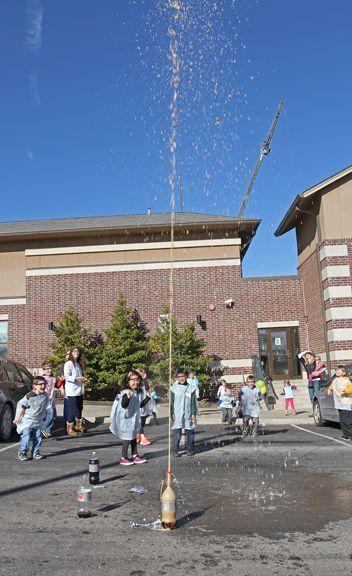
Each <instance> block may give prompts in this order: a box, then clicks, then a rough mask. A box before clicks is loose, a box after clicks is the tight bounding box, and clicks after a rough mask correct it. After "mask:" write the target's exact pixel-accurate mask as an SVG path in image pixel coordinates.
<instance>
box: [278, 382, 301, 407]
mask: <svg viewBox="0 0 352 576" xmlns="http://www.w3.org/2000/svg"><path fill="white" fill-rule="evenodd" d="M293 390H297V386H291V383H290V381H289V380H284V388H283V391H282V392H281V394H282V395H284V396H285V414H286V416H288V409H289V408H290V407H291V408H292V411H293V413H294V414H296V408H295V403H294V401H293Z"/></svg>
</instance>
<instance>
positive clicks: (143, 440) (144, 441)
mask: <svg viewBox="0 0 352 576" xmlns="http://www.w3.org/2000/svg"><path fill="white" fill-rule="evenodd" d="M149 444H151V440H149V438H148V436H142V438H141V441H140V445H141V446H149Z"/></svg>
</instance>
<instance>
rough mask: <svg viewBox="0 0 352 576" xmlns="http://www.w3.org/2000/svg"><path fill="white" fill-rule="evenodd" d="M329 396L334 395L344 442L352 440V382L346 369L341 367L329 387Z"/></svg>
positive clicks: (337, 369)
mask: <svg viewBox="0 0 352 576" xmlns="http://www.w3.org/2000/svg"><path fill="white" fill-rule="evenodd" d="M328 394H329V395H330V396H331V394H333V395H334V405H335V408H336V410H338V412H339V417H340V426H341V431H342V439H343V440H352V382H351V380H350V379H349V378H348V376H347V373H346V368H345V367H344V366H342V365H339V366H338V367H337V368H336V370H335V377H334V379H333V381H332V383H331V384H330V386H329V389H328Z"/></svg>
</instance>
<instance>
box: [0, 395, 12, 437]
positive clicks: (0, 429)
mask: <svg viewBox="0 0 352 576" xmlns="http://www.w3.org/2000/svg"><path fill="white" fill-rule="evenodd" d="M12 420H13V415H12V409H11V406H10V405H9V404H5V406H4V407H3V409H2V410H1V414H0V440H5V441H6V440H10V438H11V434H12V428H13V425H12Z"/></svg>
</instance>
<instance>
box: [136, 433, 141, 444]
mask: <svg viewBox="0 0 352 576" xmlns="http://www.w3.org/2000/svg"><path fill="white" fill-rule="evenodd" d="M140 441H141V435H140V434H137V436H136V442H137V443H138V444H139V443H140Z"/></svg>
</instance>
